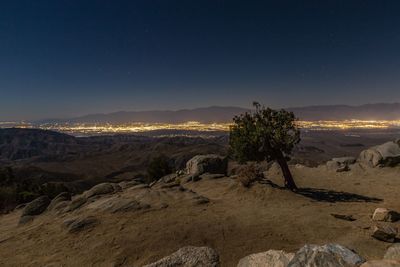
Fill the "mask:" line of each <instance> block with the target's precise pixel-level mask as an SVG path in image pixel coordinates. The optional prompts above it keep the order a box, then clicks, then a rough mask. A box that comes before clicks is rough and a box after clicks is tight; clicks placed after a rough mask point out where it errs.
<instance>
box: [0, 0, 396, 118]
mask: <svg viewBox="0 0 400 267" xmlns="http://www.w3.org/2000/svg"><path fill="white" fill-rule="evenodd" d="M253 100H258V101H259V102H262V103H264V104H266V105H269V106H271V107H292V106H304V105H313V104H352V105H357V104H364V103H376V102H400V1H397V0H393V1H390V0H388V1H376V0H375V1H366V0H364V1H351V0H343V1H339V0H335V1H329V0H324V1H321V0H316V1H300V0H293V1H244V0H243V1H233V0H229V1H228V0H226V1H221V0H209V1H205V0H204V1H188V0H185V1H183V0H182V1H174V0H160V1H156V0H143V1H134V0H131V1H117V0H113V1H111V0H109V1H100V0H97V1H89V0H79V1H74V0H68V1H62V0H48V1H40V0H29V1H22V0H19V1H18V0H2V1H0V120H19V119H38V118H48V117H68V116H75V115H81V114H82V115H83V114H87V113H95V112H112V111H118V110H151V109H180V108H193V107H204V106H210V105H230V106H242V107H248V106H250V104H251V102H252V101H253Z"/></svg>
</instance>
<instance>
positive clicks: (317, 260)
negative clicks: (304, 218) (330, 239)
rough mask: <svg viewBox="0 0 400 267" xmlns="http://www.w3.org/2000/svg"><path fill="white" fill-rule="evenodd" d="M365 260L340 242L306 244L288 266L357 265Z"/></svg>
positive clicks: (334, 266)
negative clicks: (339, 243) (321, 244)
mask: <svg viewBox="0 0 400 267" xmlns="http://www.w3.org/2000/svg"><path fill="white" fill-rule="evenodd" d="M364 261H365V260H364V259H363V258H362V257H361V256H359V255H358V254H356V253H354V252H353V251H351V250H350V249H348V248H346V247H343V246H341V245H338V244H327V245H324V246H317V245H305V246H304V247H302V248H301V249H300V250H299V251H298V252H296V254H295V255H294V257H293V259H292V260H291V261H290V262H289V264H288V267H316V266H324V267H353V266H354V267H356V266H359V265H360V264H361V263H363V262H364Z"/></svg>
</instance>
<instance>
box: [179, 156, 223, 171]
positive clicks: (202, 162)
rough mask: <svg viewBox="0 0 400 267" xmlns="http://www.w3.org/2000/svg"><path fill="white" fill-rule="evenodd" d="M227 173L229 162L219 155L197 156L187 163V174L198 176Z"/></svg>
mask: <svg viewBox="0 0 400 267" xmlns="http://www.w3.org/2000/svg"><path fill="white" fill-rule="evenodd" d="M226 171H227V160H226V159H225V158H224V157H221V156H219V155H214V154H210V155H197V156H195V157H193V158H192V159H190V160H189V161H188V162H187V163H186V172H187V174H190V175H194V176H198V175H201V174H203V173H206V172H208V173H218V174H219V173H222V174H225V173H226Z"/></svg>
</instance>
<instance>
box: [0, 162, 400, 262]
mask: <svg viewBox="0 0 400 267" xmlns="http://www.w3.org/2000/svg"><path fill="white" fill-rule="evenodd" d="M224 164H225V163H224V159H223V157H217V156H201V157H195V158H194V159H193V160H191V161H190V162H189V163H188V164H187V168H186V169H185V170H183V171H182V172H178V173H174V174H171V175H168V176H165V177H163V178H162V179H160V180H158V181H157V182H153V183H151V184H144V183H142V182H140V181H139V180H130V181H124V182H120V183H109V182H108V183H101V184H98V185H96V186H94V187H92V188H91V189H89V190H87V191H85V192H83V193H82V194H78V195H75V196H71V195H70V194H68V193H62V194H60V195H58V196H57V197H55V198H53V199H49V198H48V197H46V196H43V197H40V198H37V199H36V200H34V201H32V202H31V203H29V204H27V205H26V206H25V207H19V209H16V210H15V211H13V212H11V213H10V214H7V215H2V216H0V265H3V266H37V265H43V266H60V265H64V266H90V265H96V266H148V267H155V266H158V267H164V266H165V267H166V266H186V267H195V266H222V267H224V266H228V267H230V266H238V267H250V266H283V267H287V266H289V267H297V266H298V267H300V266H315V267H325V266H334V267H358V266H360V265H361V264H363V265H361V266H363V267H368V266H369V267H371V266H380V267H383V266H398V264H399V262H398V260H400V258H399V256H398V255H399V253H398V251H399V248H398V247H397V246H391V247H390V249H388V247H389V245H392V244H393V243H396V242H398V240H399V239H398V238H399V236H398V232H397V227H398V222H399V219H400V214H399V213H398V211H400V205H399V201H398V192H397V190H396V188H398V187H399V186H400V180H399V177H400V176H399V173H400V172H399V171H400V169H399V168H398V167H393V168H388V167H384V168H377V167H372V166H368V164H364V163H353V164H352V166H351V168H350V170H348V171H346V172H333V171H330V170H329V169H327V168H326V166H319V167H318V168H308V167H305V166H302V165H297V166H292V167H291V168H292V172H293V175H294V177H295V179H296V182H297V183H298V186H299V188H300V189H299V191H298V192H297V193H293V192H290V191H287V190H283V189H282V176H281V173H280V170H279V168H276V165H273V166H271V167H270V168H268V169H267V170H266V172H264V175H263V178H259V179H257V180H254V181H253V182H252V183H251V184H250V185H248V186H247V187H244V186H243V184H242V182H241V179H240V175H241V174H240V172H239V173H236V172H233V171H232V170H228V169H225V168H226V166H225V165H224ZM225 172H226V173H225ZM371 188H373V190H371ZM377 208H378V209H377ZM9 255H18V257H9ZM383 258H385V259H384V260H382V259H383ZM366 261H367V262H366ZM365 262H366V263H365ZM371 264H372V265H371ZM383 264H392V265H383ZM393 264H397V265H393Z"/></svg>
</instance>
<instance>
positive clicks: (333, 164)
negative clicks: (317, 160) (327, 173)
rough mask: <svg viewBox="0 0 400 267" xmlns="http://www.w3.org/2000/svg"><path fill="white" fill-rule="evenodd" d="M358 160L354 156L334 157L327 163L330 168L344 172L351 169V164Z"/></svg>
mask: <svg viewBox="0 0 400 267" xmlns="http://www.w3.org/2000/svg"><path fill="white" fill-rule="evenodd" d="M355 162H356V158H354V157H342V158H333V159H332V160H330V161H328V162H327V163H326V167H327V169H328V170H331V171H335V172H344V171H349V170H350V165H351V164H354V163H355Z"/></svg>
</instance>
